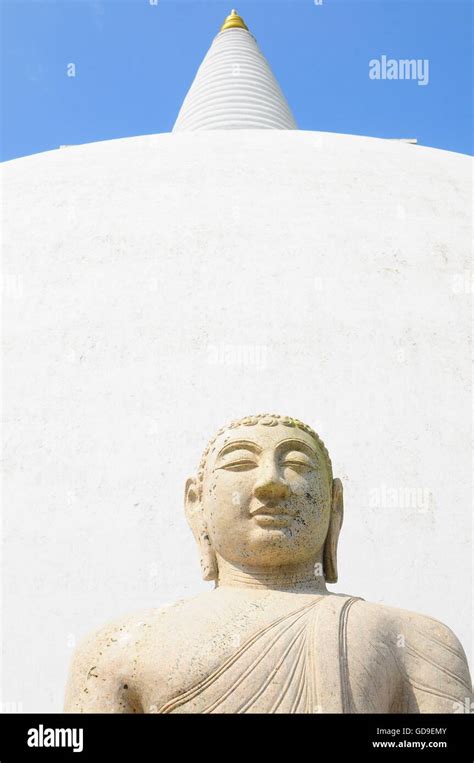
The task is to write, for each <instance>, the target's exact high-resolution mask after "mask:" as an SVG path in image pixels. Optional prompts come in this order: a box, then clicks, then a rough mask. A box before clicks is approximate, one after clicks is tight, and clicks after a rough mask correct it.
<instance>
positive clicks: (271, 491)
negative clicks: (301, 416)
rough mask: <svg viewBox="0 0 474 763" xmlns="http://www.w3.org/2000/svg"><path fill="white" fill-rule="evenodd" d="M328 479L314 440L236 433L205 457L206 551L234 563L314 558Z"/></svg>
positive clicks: (322, 530)
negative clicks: (207, 542) (210, 547)
mask: <svg viewBox="0 0 474 763" xmlns="http://www.w3.org/2000/svg"><path fill="white" fill-rule="evenodd" d="M331 492H332V486H331V484H330V476H329V473H328V469H327V466H326V463H325V459H324V456H323V454H322V453H321V452H320V450H319V448H318V445H317V444H316V443H315V441H314V440H313V438H312V437H311V436H310V435H309V434H308V433H306V432H304V431H300V430H299V429H296V428H295V429H289V428H288V427H287V426H283V425H281V424H278V425H276V426H264V425H261V424H257V425H255V426H239V427H236V428H235V429H229V430H227V431H226V432H224V433H223V434H222V435H220V436H219V437H218V438H217V440H216V441H215V442H214V445H213V447H212V449H211V451H210V453H209V455H208V458H207V463H206V468H205V471H204V478H203V491H202V497H201V506H202V511H203V515H204V519H205V522H206V525H207V530H208V534H209V540H210V542H211V545H212V546H213V548H214V551H216V552H217V553H218V554H219V555H220V556H221V557H223V558H224V559H226V560H227V561H229V562H232V563H234V564H242V565H250V566H270V565H271V566H274V565H279V564H293V563H294V564H300V563H302V562H307V561H308V562H309V561H312V560H314V559H316V557H317V555H318V552H319V551H320V550H321V548H322V547H323V545H324V541H325V539H326V534H327V531H328V525H329V519H330V511H331Z"/></svg>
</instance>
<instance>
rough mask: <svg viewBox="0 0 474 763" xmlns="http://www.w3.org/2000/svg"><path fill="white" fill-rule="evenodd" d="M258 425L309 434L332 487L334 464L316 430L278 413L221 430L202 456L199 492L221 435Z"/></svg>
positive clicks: (264, 415)
mask: <svg viewBox="0 0 474 763" xmlns="http://www.w3.org/2000/svg"><path fill="white" fill-rule="evenodd" d="M256 424H261V425H262V426H265V427H274V426H277V424H283V426H285V427H292V428H294V429H300V430H301V431H302V432H306V433H307V434H309V435H310V436H311V437H312V438H313V440H314V441H315V443H316V445H317V446H318V448H319V450H320V451H321V453H322V455H323V458H324V460H325V462H326V466H327V469H328V473H329V480H330V484H331V485H332V479H333V477H332V464H331V459H330V457H329V453H328V450H327V448H326V446H325V444H324V443H323V441H322V440H321V438H320V437H319V435H318V434H317V433H316V432H315V431H314V429H311V427H310V426H308V424H304V423H303V422H302V421H299V420H298V419H293V418H291V417H290V416H279V415H278V414H277V413H257V414H256V415H255V416H245V417H244V418H243V419H236V420H235V421H232V422H231V423H230V424H228V425H227V426H226V427H222V428H221V429H219V431H218V432H216V434H215V435H214V437H213V438H212V440H211V441H210V442H209V443H208V445H207V447H206V449H205V451H204V453H203V454H202V457H201V461H200V463H199V468H198V473H197V478H198V482H199V490H201V488H202V483H203V479H204V469H205V468H206V462H207V458H208V456H209V453H210V451H211V448H212V446H213V445H214V443H215V442H216V440H217V438H218V437H220V435H221V434H224V432H227V431H228V430H229V429H235V428H236V427H240V426H246V427H251V426H255V425H256Z"/></svg>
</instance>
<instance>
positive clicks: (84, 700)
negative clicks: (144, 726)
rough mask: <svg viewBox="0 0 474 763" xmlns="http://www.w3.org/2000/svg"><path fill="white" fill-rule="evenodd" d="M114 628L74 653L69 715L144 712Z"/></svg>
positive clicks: (86, 641) (67, 701)
mask: <svg viewBox="0 0 474 763" xmlns="http://www.w3.org/2000/svg"><path fill="white" fill-rule="evenodd" d="M114 634H115V630H114V629H110V628H108V629H104V631H102V632H99V633H97V634H94V635H93V636H89V637H88V638H86V639H84V641H83V642H82V643H81V644H80V645H79V646H78V648H77V649H76V652H75V654H74V657H73V660H72V664H71V668H70V672H69V678H68V683H67V687H66V698H65V704H64V711H65V712H66V713H137V712H138V713H140V712H142V709H141V705H140V702H139V701H138V699H137V697H136V695H135V693H134V690H133V681H131V680H130V678H128V677H127V676H128V675H129V671H128V670H127V663H128V660H127V658H126V652H125V650H124V648H123V646H122V644H121V643H120V640H119V639H116V638H114Z"/></svg>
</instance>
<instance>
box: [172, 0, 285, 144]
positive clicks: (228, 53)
mask: <svg viewBox="0 0 474 763" xmlns="http://www.w3.org/2000/svg"><path fill="white" fill-rule="evenodd" d="M244 129H248V130H252V129H253V130H296V129H297V126H296V123H295V120H294V118H293V115H292V113H291V111H290V108H289V106H288V103H287V102H286V99H285V96H284V95H283V93H282V91H281V89H280V86H279V84H278V82H277V81H276V79H275V77H274V76H273V73H272V70H271V69H270V66H269V65H268V63H267V60H266V58H265V56H264V55H263V54H262V53H261V51H260V49H259V47H258V45H257V42H256V40H255V38H254V37H253V35H252V34H251V33H250V32H249V29H248V27H247V25H246V23H245V21H244V20H243V18H242V17H241V16H239V14H238V13H237V11H236V10H232V11H231V12H230V14H229V15H228V16H227V18H226V19H225V21H224V23H223V25H222V27H221V30H220V32H219V34H218V35H217V37H215V39H214V41H213V43H212V45H211V47H210V48H209V50H208V52H207V54H206V56H205V57H204V60H203V62H202V64H201V66H200V67H199V69H198V72H197V74H196V77H195V79H194V82H193V83H192V85H191V87H190V89H189V91H188V93H187V95H186V98H185V99H184V102H183V105H182V106H181V110H180V112H179V114H178V118H177V120H176V122H175V125H174V128H173V132H181V131H194V130H244Z"/></svg>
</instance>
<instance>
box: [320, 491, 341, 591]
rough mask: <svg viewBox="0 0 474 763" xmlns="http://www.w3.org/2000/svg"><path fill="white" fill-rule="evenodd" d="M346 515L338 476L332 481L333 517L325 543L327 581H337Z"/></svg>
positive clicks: (324, 557)
mask: <svg viewBox="0 0 474 763" xmlns="http://www.w3.org/2000/svg"><path fill="white" fill-rule="evenodd" d="M343 515H344V501H343V491H342V482H341V480H340V479H338V478H336V479H334V480H333V483H332V501H331V519H330V521H329V529H328V534H327V536H326V541H325V543H324V553H323V570H324V577H325V579H326V582H327V583H337V543H338V540H339V533H340V531H341V526H342V519H343Z"/></svg>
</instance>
